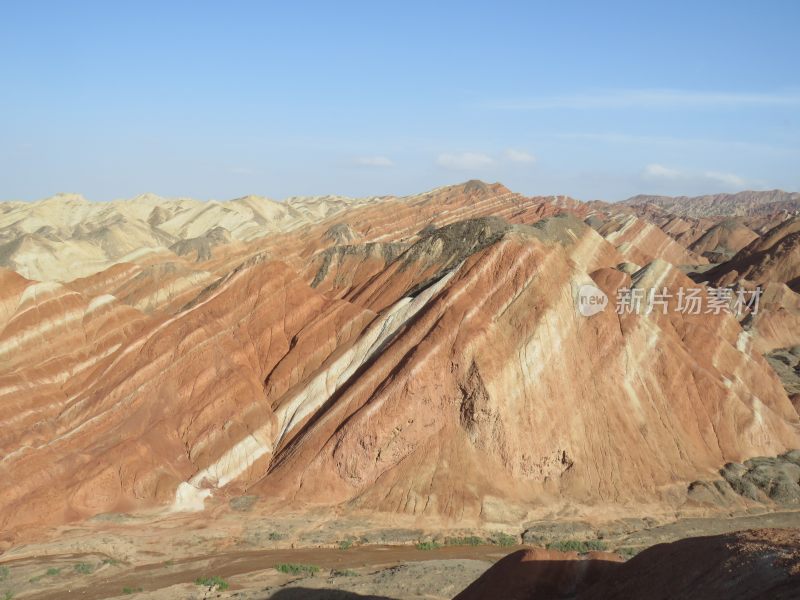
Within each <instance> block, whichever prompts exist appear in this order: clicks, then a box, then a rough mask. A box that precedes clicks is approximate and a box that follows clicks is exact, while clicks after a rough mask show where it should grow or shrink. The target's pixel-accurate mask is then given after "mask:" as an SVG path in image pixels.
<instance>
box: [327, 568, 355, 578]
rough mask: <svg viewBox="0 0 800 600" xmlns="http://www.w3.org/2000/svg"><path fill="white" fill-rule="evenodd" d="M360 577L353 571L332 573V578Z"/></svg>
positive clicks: (346, 570)
mask: <svg viewBox="0 0 800 600" xmlns="http://www.w3.org/2000/svg"><path fill="white" fill-rule="evenodd" d="M356 575H358V573H356V572H355V571H353V570H352V569H333V570H332V571H331V577H355V576H356Z"/></svg>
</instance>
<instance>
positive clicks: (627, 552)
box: [617, 546, 641, 560]
mask: <svg viewBox="0 0 800 600" xmlns="http://www.w3.org/2000/svg"><path fill="white" fill-rule="evenodd" d="M639 552H641V548H631V547H630V546H626V547H624V548H617V554H619V555H620V556H621V557H622V558H624V559H625V560H627V559H629V558H633V557H634V556H636V555H637V554H639Z"/></svg>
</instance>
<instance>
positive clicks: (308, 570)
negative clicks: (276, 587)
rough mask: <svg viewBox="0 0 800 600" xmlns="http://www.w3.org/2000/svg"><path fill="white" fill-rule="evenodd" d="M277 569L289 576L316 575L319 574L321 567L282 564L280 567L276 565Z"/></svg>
mask: <svg viewBox="0 0 800 600" xmlns="http://www.w3.org/2000/svg"><path fill="white" fill-rule="evenodd" d="M275 568H276V569H277V570H278V571H280V572H281V573H287V574H289V575H316V574H317V573H318V572H319V567H317V566H316V565H297V564H293V563H281V564H279V565H275Z"/></svg>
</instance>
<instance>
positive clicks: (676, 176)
mask: <svg viewBox="0 0 800 600" xmlns="http://www.w3.org/2000/svg"><path fill="white" fill-rule="evenodd" d="M642 179H644V180H646V181H650V182H655V183H658V182H661V183H667V182H669V183H670V184H680V185H682V186H690V187H691V186H702V187H708V186H709V185H713V186H717V187H722V188H724V189H732V188H735V189H743V188H745V187H747V186H748V185H752V184H754V183H755V182H751V181H749V180H748V179H745V178H744V177H742V176H740V175H736V174H735V173H723V172H720V171H688V170H683V169H676V168H673V167H667V166H664V165H660V164H657V163H652V164H649V165H647V166H646V167H645V168H644V170H643V171H642Z"/></svg>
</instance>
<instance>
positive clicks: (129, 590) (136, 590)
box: [122, 587, 144, 595]
mask: <svg viewBox="0 0 800 600" xmlns="http://www.w3.org/2000/svg"><path fill="white" fill-rule="evenodd" d="M143 591H144V589H143V588H140V587H138V588H132V587H124V588H122V593H123V594H128V595H130V594H137V593H139V592H143Z"/></svg>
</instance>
